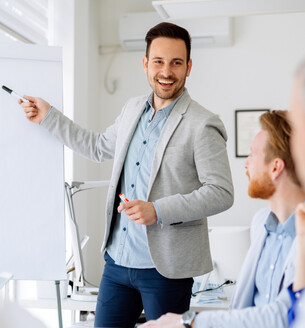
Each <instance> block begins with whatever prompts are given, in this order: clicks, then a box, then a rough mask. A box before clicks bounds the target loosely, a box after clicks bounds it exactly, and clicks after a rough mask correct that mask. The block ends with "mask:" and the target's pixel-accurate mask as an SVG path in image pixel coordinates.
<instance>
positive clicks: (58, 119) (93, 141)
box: [40, 107, 121, 162]
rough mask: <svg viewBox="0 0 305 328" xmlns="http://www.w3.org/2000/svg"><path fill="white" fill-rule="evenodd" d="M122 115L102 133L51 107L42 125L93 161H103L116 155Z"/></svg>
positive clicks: (68, 145)
mask: <svg viewBox="0 0 305 328" xmlns="http://www.w3.org/2000/svg"><path fill="white" fill-rule="evenodd" d="M120 117H121V115H120V116H119V117H118V118H117V119H116V121H115V123H114V124H113V125H111V126H110V127H108V128H107V130H106V131H105V132H104V133H102V134H101V133H95V132H92V131H89V130H87V129H84V128H82V127H80V126H79V125H77V124H76V123H74V122H73V121H71V120H70V119H69V118H67V117H66V116H65V115H63V114H62V113H61V112H60V111H59V110H57V109H56V108H54V107H51V109H50V110H49V112H48V113H47V115H46V117H45V118H44V119H43V121H42V122H41V123H40V125H41V126H42V127H44V128H45V129H46V130H47V131H48V132H49V133H50V134H51V135H52V136H54V137H55V138H56V139H57V140H59V141H60V142H62V143H63V144H64V145H66V146H67V147H69V148H71V149H72V150H73V151H75V152H76V153H78V154H80V155H82V156H84V157H86V158H88V159H90V160H92V161H95V162H103V161H106V160H109V159H112V158H113V157H114V152H115V145H116V140H117V127H118V124H119V121H120Z"/></svg>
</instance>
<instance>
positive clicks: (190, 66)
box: [186, 58, 193, 76]
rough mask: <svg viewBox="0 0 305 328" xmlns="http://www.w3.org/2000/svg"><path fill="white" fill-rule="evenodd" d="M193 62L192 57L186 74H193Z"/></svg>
mask: <svg viewBox="0 0 305 328" xmlns="http://www.w3.org/2000/svg"><path fill="white" fill-rule="evenodd" d="M192 64H193V61H192V58H190V60H189V62H188V64H187V71H186V76H189V75H190V74H191V69H192Z"/></svg>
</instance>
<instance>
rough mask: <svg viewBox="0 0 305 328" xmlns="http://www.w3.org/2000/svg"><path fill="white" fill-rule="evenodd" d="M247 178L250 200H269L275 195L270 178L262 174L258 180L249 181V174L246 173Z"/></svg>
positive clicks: (265, 173)
mask: <svg viewBox="0 0 305 328" xmlns="http://www.w3.org/2000/svg"><path fill="white" fill-rule="evenodd" d="M246 174H247V176H248V177H249V187H248V194H249V196H250V197H252V198H261V199H269V198H270V197H271V196H272V195H273V194H274V193H275V186H274V183H273V182H272V180H271V178H270V177H269V175H268V174H267V172H264V174H263V175H262V176H261V177H260V178H258V179H251V178H250V176H249V172H248V171H247V172H246Z"/></svg>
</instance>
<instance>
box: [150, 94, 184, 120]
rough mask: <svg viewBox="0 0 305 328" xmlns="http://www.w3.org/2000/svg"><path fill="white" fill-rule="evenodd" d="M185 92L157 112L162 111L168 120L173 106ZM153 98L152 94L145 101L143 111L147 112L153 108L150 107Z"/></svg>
mask: <svg viewBox="0 0 305 328" xmlns="http://www.w3.org/2000/svg"><path fill="white" fill-rule="evenodd" d="M184 92H185V91H183V92H182V93H181V95H180V96H179V97H178V98H176V99H175V100H174V101H172V102H171V103H170V104H169V105H168V106H166V107H163V108H160V109H159V110H162V111H163V112H164V114H165V116H166V117H167V118H168V117H169V114H170V113H171V111H172V109H173V108H174V106H175V105H176V103H177V102H178V101H179V99H180V98H181V97H182V96H183V94H184ZM153 97H154V93H153V92H152V93H151V94H150V95H149V96H148V98H147V100H146V103H145V110H144V111H146V112H147V111H149V110H150V109H151V108H153V106H152V102H153Z"/></svg>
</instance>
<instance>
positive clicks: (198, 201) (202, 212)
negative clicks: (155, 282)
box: [41, 90, 233, 278]
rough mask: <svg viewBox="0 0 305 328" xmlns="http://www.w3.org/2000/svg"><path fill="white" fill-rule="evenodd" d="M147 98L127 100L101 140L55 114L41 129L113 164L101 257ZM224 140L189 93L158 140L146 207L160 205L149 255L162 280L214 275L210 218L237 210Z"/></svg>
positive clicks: (213, 119) (149, 231) (149, 235)
mask: <svg viewBox="0 0 305 328" xmlns="http://www.w3.org/2000/svg"><path fill="white" fill-rule="evenodd" d="M147 98H148V97H147V96H142V97H137V98H132V99H130V100H129V101H128V102H127V103H126V104H125V106H124V107H123V109H122V112H121V114H120V115H119V116H118V118H117V119H116V121H115V123H114V124H113V125H112V126H110V127H108V128H107V129H106V131H105V132H104V133H103V134H99V133H93V132H90V131H88V130H85V129H83V128H81V127H79V126H78V125H76V124H75V123H73V122H72V121H70V120H69V119H68V118H66V117H65V116H64V115H62V114H61V113H60V112H59V111H57V110H56V109H55V108H52V109H51V110H50V111H49V112H48V114H47V115H46V117H45V118H44V120H43V121H42V122H41V125H42V126H43V127H45V128H46V129H47V130H48V131H49V132H50V133H51V134H52V135H54V136H55V137H56V138H58V139H59V140H60V141H61V142H63V143H64V144H65V145H67V146H68V147H70V148H71V149H73V150H74V151H76V152H77V153H79V154H81V155H83V156H85V157H87V158H89V159H91V160H94V161H98V162H103V161H105V160H108V159H112V158H114V163H113V171H112V177H111V182H110V186H109V191H108V199H107V206H106V229H105V238H104V243H103V246H102V249H105V247H106V245H107V240H108V238H109V234H110V228H111V222H112V220H113V217H114V210H116V209H114V204H115V200H116V198H117V197H118V195H117V187H118V183H119V179H120V176H121V172H122V169H123V165H124V161H125V157H126V154H127V150H128V147H129V144H130V141H131V138H132V136H133V133H134V131H135V128H136V126H137V123H138V121H139V119H140V117H141V115H142V112H143V110H144V108H145V102H146V100H147ZM226 139H227V136H226V131H225V128H224V125H223V123H222V122H221V120H220V119H219V118H218V116H216V115H215V114H213V113H211V112H209V111H208V110H206V109H204V108H203V107H202V106H200V105H199V104H198V103H196V102H195V101H193V100H192V99H191V98H190V96H189V94H188V92H187V90H185V92H184V94H183V95H182V97H181V98H180V100H179V101H178V102H177V104H176V105H175V107H174V109H173V110H172V112H171V114H170V115H169V117H168V119H167V121H166V124H165V126H164V128H163V130H162V133H161V135H160V138H159V141H158V145H157V148H156V151H155V154H154V160H153V165H152V171H151V175H150V181H149V187H148V193H147V195H148V197H147V201H156V202H157V204H158V206H159V208H160V211H161V217H162V224H154V225H151V226H147V228H146V231H147V239H148V245H149V250H150V254H151V257H152V260H153V263H154V264H155V266H156V268H157V270H158V271H159V272H160V273H161V274H162V275H163V276H165V277H168V278H185V277H192V276H198V275H202V274H204V273H206V272H209V271H211V269H212V262H211V257H210V249H209V240H208V230H207V220H206V218H207V216H210V215H214V214H217V213H219V212H222V211H225V210H226V209H228V208H229V207H231V206H232V203H233V186H232V179H231V172H230V167H229V162H228V157H227V152H226Z"/></svg>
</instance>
